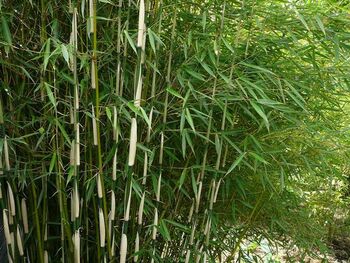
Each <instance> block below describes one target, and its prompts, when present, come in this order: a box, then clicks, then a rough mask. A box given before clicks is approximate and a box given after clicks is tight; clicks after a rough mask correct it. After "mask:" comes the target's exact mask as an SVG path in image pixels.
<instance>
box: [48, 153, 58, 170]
mask: <svg viewBox="0 0 350 263" xmlns="http://www.w3.org/2000/svg"><path fill="white" fill-rule="evenodd" d="M56 159H57V154H56V152H54V153H53V154H52V158H51V162H50V167H49V173H52V170H53V168H54V167H55V164H56Z"/></svg>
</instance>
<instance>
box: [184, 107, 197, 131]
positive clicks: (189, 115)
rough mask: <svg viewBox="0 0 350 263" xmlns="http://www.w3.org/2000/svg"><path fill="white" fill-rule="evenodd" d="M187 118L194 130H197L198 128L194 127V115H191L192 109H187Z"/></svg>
mask: <svg viewBox="0 0 350 263" xmlns="http://www.w3.org/2000/svg"><path fill="white" fill-rule="evenodd" d="M185 112H186V114H185V118H186V120H187V122H188V123H189V125H190V126H191V128H192V130H193V132H196V129H195V128H194V123H193V119H192V116H191V113H190V110H189V109H188V108H186V109H185Z"/></svg>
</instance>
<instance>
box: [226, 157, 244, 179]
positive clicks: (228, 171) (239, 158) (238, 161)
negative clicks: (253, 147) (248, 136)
mask: <svg viewBox="0 0 350 263" xmlns="http://www.w3.org/2000/svg"><path fill="white" fill-rule="evenodd" d="M245 155H246V152H243V153H241V155H240V156H238V158H237V159H236V160H235V161H234V162H233V164H232V165H231V167H230V168H229V169H228V170H227V172H226V174H225V175H228V174H229V173H231V172H232V171H233V169H235V168H236V166H237V165H239V164H240V163H241V161H242V160H243V157H244V156H245Z"/></svg>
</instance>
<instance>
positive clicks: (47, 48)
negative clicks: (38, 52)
mask: <svg viewBox="0 0 350 263" xmlns="http://www.w3.org/2000/svg"><path fill="white" fill-rule="evenodd" d="M50 49H51V41H50V38H48V39H47V41H46V43H45V52H44V71H45V70H46V67H47V64H48V63H49V59H50V56H51V54H50Z"/></svg>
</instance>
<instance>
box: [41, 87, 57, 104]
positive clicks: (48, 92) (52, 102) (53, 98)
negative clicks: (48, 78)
mask: <svg viewBox="0 0 350 263" xmlns="http://www.w3.org/2000/svg"><path fill="white" fill-rule="evenodd" d="M44 85H45V88H46V93H47V96H48V97H49V100H50V102H51V104H52V105H53V106H54V108H56V99H55V96H54V95H53V93H52V90H51V87H52V86H50V85H49V84H48V83H47V82H45V84H44ZM52 88H53V87H52Z"/></svg>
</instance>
